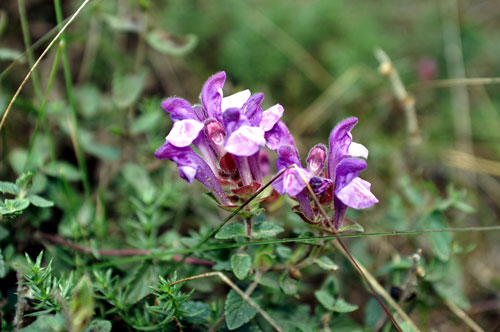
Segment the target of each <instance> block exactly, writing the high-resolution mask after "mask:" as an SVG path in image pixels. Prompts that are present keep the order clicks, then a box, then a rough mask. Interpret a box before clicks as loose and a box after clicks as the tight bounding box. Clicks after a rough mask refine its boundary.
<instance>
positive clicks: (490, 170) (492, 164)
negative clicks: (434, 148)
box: [444, 150, 500, 177]
mask: <svg viewBox="0 0 500 332" xmlns="http://www.w3.org/2000/svg"><path fill="white" fill-rule="evenodd" d="M444 162H445V164H446V165H448V166H451V167H455V168H458V169H461V170H465V171H471V172H474V173H480V174H488V175H493V176H498V177H500V162H498V161H494V160H489V159H485V158H478V157H475V156H474V155H471V154H468V153H466V152H462V151H457V150H450V151H448V152H447V153H445V155H444Z"/></svg>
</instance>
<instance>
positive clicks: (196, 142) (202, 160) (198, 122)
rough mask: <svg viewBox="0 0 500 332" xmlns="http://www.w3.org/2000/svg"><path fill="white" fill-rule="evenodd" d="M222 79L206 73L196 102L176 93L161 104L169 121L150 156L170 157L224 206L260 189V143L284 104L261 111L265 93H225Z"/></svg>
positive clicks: (263, 171)
mask: <svg viewBox="0 0 500 332" xmlns="http://www.w3.org/2000/svg"><path fill="white" fill-rule="evenodd" d="M225 80H226V74H225V73H224V72H220V73H217V74H215V75H213V76H212V77H210V78H209V79H208V81H207V82H206V83H205V85H204V86H203V89H202V91H201V96H200V99H201V104H197V105H191V104H190V103H189V102H187V101H186V100H184V99H181V98H176V97H173V98H168V99H167V100H165V101H164V102H163V103H162V107H163V109H164V110H165V111H166V112H168V113H169V114H170V118H171V119H172V121H173V122H174V124H173V126H172V129H171V131H170V133H169V134H168V135H167V137H166V142H165V144H164V145H163V146H162V147H160V148H159V149H158V150H157V151H156V153H155V156H156V158H159V159H170V160H172V161H173V162H175V163H176V164H177V166H178V171H179V175H180V176H181V177H182V178H183V179H185V180H186V181H188V182H189V183H192V182H193V180H194V179H197V180H198V181H200V182H201V183H202V184H203V185H205V187H207V188H208V189H209V190H210V191H211V193H212V194H213V195H214V197H215V198H216V199H217V200H218V201H219V203H221V204H222V205H225V206H227V205H231V204H234V203H236V202H237V201H238V198H239V197H244V196H247V195H249V194H251V193H253V192H255V191H256V190H257V189H259V188H260V186H261V185H262V182H263V179H264V177H265V176H267V175H268V174H269V159H268V157H267V155H266V154H265V151H263V150H262V149H261V147H263V146H265V145H266V143H267V141H266V138H265V136H266V132H268V131H269V130H271V128H273V127H274V125H275V124H276V123H277V122H278V121H279V119H280V118H281V116H282V115H283V107H281V105H279V104H278V105H274V106H273V107H271V108H269V109H267V110H266V111H263V110H262V108H261V107H260V105H261V103H262V101H263V99H264V94H263V93H256V94H253V95H252V94H251V93H250V91H249V90H244V91H240V92H238V93H235V94H233V95H230V96H227V97H224V94H223V90H222V89H223V87H224V83H225ZM193 146H194V147H195V148H196V150H197V152H198V153H197V152H195V150H194V149H193Z"/></svg>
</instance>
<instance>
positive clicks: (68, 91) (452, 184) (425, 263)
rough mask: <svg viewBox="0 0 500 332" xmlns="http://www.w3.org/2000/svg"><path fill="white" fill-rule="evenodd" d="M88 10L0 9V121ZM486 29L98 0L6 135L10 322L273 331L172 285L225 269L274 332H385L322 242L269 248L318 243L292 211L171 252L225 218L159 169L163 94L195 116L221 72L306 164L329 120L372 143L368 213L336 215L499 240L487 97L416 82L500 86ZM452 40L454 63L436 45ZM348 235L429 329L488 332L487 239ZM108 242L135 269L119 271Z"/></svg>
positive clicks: (231, 297) (381, 17)
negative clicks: (383, 56)
mask: <svg viewBox="0 0 500 332" xmlns="http://www.w3.org/2000/svg"><path fill="white" fill-rule="evenodd" d="M80 4H81V2H78V1H63V3H61V1H59V0H56V1H54V2H52V1H45V0H18V1H3V2H2V4H1V5H0V8H1V9H0V35H1V40H0V68H1V70H2V73H1V76H0V82H1V86H0V110H1V112H4V110H5V109H6V107H7V104H8V103H9V101H10V99H11V97H12V95H13V94H14V92H15V90H16V89H17V87H18V86H19V84H20V83H21V81H22V79H23V77H24V75H25V74H26V73H27V71H28V69H29V68H30V67H31V65H32V64H33V62H34V60H36V59H37V58H38V56H39V55H40V54H41V53H42V51H43V49H44V48H45V46H46V45H47V44H48V41H49V40H51V39H52V38H53V37H54V35H55V32H56V31H57V28H55V27H56V26H58V23H60V22H63V19H65V18H67V17H69V16H70V15H71V14H72V13H73V12H74V11H75V10H76V9H77V7H78V6H79V5H80ZM499 15H500V6H499V5H498V3H497V2H496V1H491V0H484V1H465V0H461V1H452V0H450V1H448V0H442V1H403V2H395V1H376V2H358V1H339V0H314V1H297V0H294V1H245V2H243V1H229V0H227V1H226V0H221V1H181V0H174V1H149V0H139V1H132V0H116V1H106V0H92V1H90V2H89V3H88V5H86V7H85V8H84V9H83V11H82V12H81V14H80V15H79V16H78V17H77V18H76V20H75V21H74V23H73V24H72V25H71V26H70V27H69V29H68V31H67V32H66V33H65V34H64V35H63V36H62V38H61V39H60V41H58V42H56V44H55V46H54V47H53V48H52V49H51V51H50V52H49V53H48V54H47V56H46V57H45V58H44V59H43V60H42V61H41V63H40V65H39V66H38V67H37V69H36V70H35V71H34V72H33V75H32V78H31V79H30V81H29V82H28V84H27V85H26V87H25V88H24V89H23V91H22V92H21V94H20V95H19V97H18V98H17V99H16V101H15V103H14V105H13V108H12V110H11V112H10V114H9V116H8V118H7V119H6V122H5V125H4V127H3V128H2V131H1V142H2V143H1V145H0V149H1V151H0V154H1V158H2V162H1V164H0V173H1V180H2V182H0V191H1V192H2V202H1V203H0V214H1V219H0V278H2V281H1V286H0V294H1V295H0V296H1V300H0V308H1V310H0V313H1V317H0V320H1V323H2V327H4V328H6V329H12V328H16V329H20V328H22V329H23V330H24V331H61V330H65V329H71V330H75V331H84V330H88V331H109V330H110V329H111V328H113V330H116V331H119V330H122V329H125V328H128V329H138V330H155V329H158V330H161V329H167V330H168V329H172V330H180V329H185V330H200V331H203V330H208V329H209V328H210V327H213V328H214V330H215V329H217V328H219V327H220V329H221V330H239V331H259V330H262V331H268V330H272V327H271V326H270V325H269V323H268V322H267V321H266V320H265V319H264V317H263V316H262V315H261V314H260V313H258V312H257V310H256V309H255V308H254V307H253V306H251V305H250V304H249V303H250V302H249V301H248V299H244V298H242V297H241V296H240V295H241V294H238V293H237V292H236V291H235V290H234V288H231V287H229V286H228V284H227V282H224V281H223V280H221V278H220V277H217V275H215V276H212V277H210V278H208V277H207V278H203V279H196V280H193V281H189V282H188V283H185V284H183V283H179V284H172V283H173V282H174V281H175V280H179V279H182V278H186V277H189V276H195V275H199V274H201V273H205V272H209V271H222V272H223V273H224V274H225V275H226V276H227V277H228V278H229V279H230V280H232V281H233V282H234V283H236V285H237V287H239V288H241V289H243V290H247V292H248V293H249V294H250V293H251V297H250V298H251V299H253V301H255V302H254V303H257V304H258V306H260V307H261V308H262V309H263V310H264V311H265V312H266V313H267V314H268V315H269V316H271V317H272V318H273V319H274V320H275V321H276V322H278V324H279V325H281V326H282V327H283V328H284V329H285V330H290V331H318V330H321V329H323V330H324V331H328V330H330V329H331V330H332V331H333V330H335V331H355V330H357V331H372V330H384V331H389V330H390V329H391V325H390V324H389V323H387V322H386V320H385V319H384V316H383V314H382V311H381V308H380V306H379V304H378V303H377V302H376V301H375V299H374V298H373V297H372V296H371V295H370V293H369V292H368V290H367V288H366V287H364V286H363V283H362V281H361V278H360V276H359V274H358V273H357V272H356V271H355V270H354V269H353V268H352V267H351V266H350V264H349V263H348V261H347V260H346V259H345V258H344V257H343V256H342V255H340V254H339V253H338V251H337V250H335V249H334V247H333V246H332V244H331V243H330V242H328V241H325V240H323V241H320V244H321V245H322V246H321V249H319V248H318V247H317V246H311V245H310V242H309V243H295V242H288V243H278V242H277V241H273V240H274V239H276V238H299V237H307V236H311V234H312V233H311V229H310V228H308V227H307V226H306V225H304V224H303V223H302V222H301V220H300V218H298V217H297V216H296V215H295V214H293V212H291V210H290V207H291V206H292V205H293V202H292V201H291V200H289V199H287V198H286V199H281V200H279V201H278V202H277V203H276V204H275V205H273V206H269V207H268V209H267V211H266V213H264V214H261V215H260V216H258V217H256V218H255V220H254V221H255V232H254V235H253V238H252V239H251V240H252V241H257V240H269V241H267V244H260V245H249V246H246V245H245V244H246V243H245V241H247V240H248V239H246V238H245V236H244V235H245V233H244V227H243V223H242V221H241V220H239V219H238V218H235V220H234V223H232V224H229V226H227V227H226V228H224V229H222V230H221V231H220V232H219V233H218V234H217V235H216V236H215V237H213V238H211V239H210V240H209V241H208V242H207V243H206V244H205V245H209V246H212V247H213V246H218V249H217V250H202V251H197V252H195V253H194V254H193V256H192V257H191V259H190V260H187V261H185V262H184V263H182V264H179V263H178V261H179V259H180V256H179V255H181V254H183V253H184V252H182V250H184V249H188V248H193V247H195V246H196V245H197V244H198V243H199V242H200V240H201V239H202V238H203V236H205V235H206V234H208V232H209V230H210V229H212V228H213V227H215V226H217V225H219V224H220V223H221V221H222V220H223V219H224V218H225V217H226V216H227V213H225V212H223V211H221V210H219V209H217V208H216V207H214V205H213V204H212V202H211V201H210V199H208V198H207V197H206V196H204V195H202V193H203V190H202V188H201V187H200V186H199V185H198V184H195V185H192V186H189V185H188V184H187V183H185V182H183V181H182V180H181V179H179V178H178V176H177V172H176V171H175V165H174V164H173V163H170V162H160V161H158V160H155V159H154V157H153V153H154V151H155V149H156V148H157V147H159V146H160V145H161V144H162V143H163V141H164V137H165V135H166V133H167V132H168V130H169V127H170V125H171V123H170V120H169V119H168V116H166V114H164V112H163V111H162V110H161V108H160V106H159V105H160V102H161V100H162V99H163V98H165V97H167V96H172V95H178V96H182V97H184V98H186V99H188V100H190V101H192V102H194V101H196V99H197V97H198V95H197V94H198V93H199V91H200V88H201V86H202V84H203V82H204V81H205V80H206V78H208V77H209V76H210V75H211V74H213V73H214V72H217V71H220V70H225V71H226V72H227V73H228V76H229V78H230V83H231V85H232V86H233V90H234V91H237V90H239V89H243V88H249V89H251V90H252V91H253V92H257V91H263V92H264V93H265V95H266V99H265V101H264V104H265V106H271V105H273V104H275V103H277V102H279V103H281V104H282V105H283V106H284V108H285V110H286V111H285V121H286V122H287V123H288V124H289V127H290V129H291V131H292V133H293V134H294V135H295V137H296V141H297V142H298V144H299V149H300V150H301V152H302V155H303V156H304V154H305V153H306V152H307V151H308V149H309V148H310V147H311V146H312V145H313V144H315V143H316V142H318V141H321V142H324V143H326V141H327V138H328V134H329V131H330V130H331V128H332V127H333V126H334V124H336V123H337V122H338V121H339V120H341V119H343V118H345V117H347V116H357V117H358V118H359V119H360V121H359V125H358V126H357V127H356V129H355V136H356V138H357V139H356V140H357V141H358V142H361V143H363V144H364V145H366V146H367V147H368V149H369V150H370V165H369V167H368V169H367V171H366V175H365V177H366V178H367V179H369V180H370V182H372V184H373V185H372V190H373V192H374V193H375V194H376V196H377V197H378V198H379V200H380V203H379V204H378V205H377V206H376V207H374V208H372V209H370V210H369V211H361V212H356V211H350V215H349V217H350V218H352V219H355V220H356V221H357V222H359V223H360V224H361V225H362V226H363V227H364V230H365V232H367V233H372V232H379V231H404V230H432V229H442V228H447V227H454V228H457V227H469V226H478V227H479V226H495V225H498V216H499V213H500V210H499V203H500V194H499V193H500V183H499V182H498V176H499V172H498V169H500V167H499V165H500V164H499V163H498V162H495V160H498V159H499V157H500V145H499V140H500V131H499V130H498V128H500V114H499V111H498V107H499V106H500V105H499V104H500V97H499V96H500V90H499V87H498V84H493V85H487V84H474V85H469V86H464V85H459V84H458V83H456V82H455V83H451V84H450V86H451V87H444V88H443V87H439V86H436V85H433V84H431V83H429V81H430V80H436V79H447V78H460V76H457V75H456V73H457V68H460V67H461V66H462V65H463V66H464V68H465V74H466V75H467V76H468V77H497V76H500V67H499V66H498V54H499V51H500V50H499V47H500V42H499V41H500V35H499V34H500V29H499V23H498V20H497V18H498V16H499ZM61 26H62V25H61V24H59V28H60V27H61ZM54 28H55V30H53V29H54ZM454 28H457V29H459V30H457V31H458V35H456V34H454V33H453V31H454V30H453V29H454ZM457 36H458V37H459V39H458V41H457V38H456V37H457ZM457 43H458V44H457ZM32 45H34V46H32ZM457 45H458V50H461V51H462V52H463V63H462V62H461V61H458V63H457V62H456V61H454V60H453V59H454V56H453V51H451V53H450V49H452V50H453V48H454V47H456V46H457ZM375 47H382V48H383V49H384V50H385V51H386V52H387V53H388V54H389V55H390V56H391V58H392V59H393V63H394V66H395V68H396V69H397V70H398V72H399V74H400V76H401V78H402V80H403V82H404V83H405V85H406V86H407V88H408V90H409V92H410V93H411V94H413V95H414V97H415V100H416V102H417V104H416V108H417V117H418V120H419V125H420V129H421V134H422V143H421V144H420V145H418V146H411V145H409V144H408V140H407V134H406V131H405V128H406V118H405V113H404V110H403V108H402V106H401V105H400V103H398V102H397V100H396V98H395V97H394V94H393V91H392V89H391V85H390V83H389V82H388V80H387V78H386V77H384V76H382V75H380V74H379V72H378V71H377V67H378V65H379V64H378V61H377V59H376V58H375V57H374V55H373V50H374V48H375ZM25 50H27V51H26V53H24V52H25ZM455 50H456V48H455ZM23 53H24V54H25V56H24V57H20V56H21V55H22V54H23ZM458 59H459V60H460V57H458ZM13 61H16V62H15V64H14V65H13V66H10V65H11V64H12V63H13ZM464 98H465V99H464ZM464 124H465V125H464ZM464 128H465V129H464ZM457 150H461V151H462V152H461V153H459V152H457ZM472 153H474V154H475V156H476V157H477V158H480V159H474V155H473V154H472ZM345 241H346V243H347V245H348V247H349V248H350V250H351V251H352V254H353V255H354V256H355V257H356V258H357V259H358V260H359V261H360V262H361V263H362V264H363V265H364V266H365V267H366V268H367V269H368V270H369V271H371V273H372V274H373V275H374V276H375V277H376V278H377V280H379V282H380V283H381V284H382V285H383V287H384V288H385V289H386V290H387V292H389V293H390V294H391V295H392V296H393V297H394V298H395V299H396V301H399V302H400V305H401V306H402V308H403V309H404V310H405V311H406V312H407V313H409V314H410V316H411V317H412V320H413V321H414V322H415V323H416V324H417V325H418V326H419V327H420V328H421V329H422V330H424V331H427V330H429V331H431V330H436V331H462V330H463V331H465V330H468V329H469V327H468V325H467V324H466V323H464V322H465V321H464V318H463V316H462V317H461V318H459V317H458V316H457V315H456V314H457V312H458V313H460V312H463V313H466V314H467V315H468V316H470V317H471V318H472V319H473V320H474V321H476V322H477V323H478V324H479V326H481V327H483V328H484V330H485V331H492V330H494V329H496V328H498V326H499V325H498V321H500V314H499V295H498V294H499V291H500V288H499V287H500V278H499V275H500V274H499V266H500V261H499V259H500V258H499V256H498V255H497V253H498V249H499V248H498V243H499V241H498V232H497V231H491V232H480V231H470V232H463V233H456V232H455V233H430V234H416V235H405V236H397V237H385V236H363V237H358V238H352V239H346V240H345ZM233 244H236V245H235V246H232V245H233ZM231 246H232V247H231ZM115 249H116V250H117V249H132V250H135V249H137V250H140V251H134V252H133V253H134V254H137V253H140V254H141V255H144V254H147V255H146V256H130V255H127V256H126V257H117V256H116V255H117V251H116V250H115ZM420 249H421V250H420ZM42 250H43V254H42V253H41V252H42ZM106 250H108V251H106ZM172 250H177V251H176V253H174V252H173V251H172ZM165 252H167V254H165ZM121 254H123V251H122V252H120V255H121ZM214 263H215V265H213V264H214ZM19 294H20V295H22V296H17V295H19ZM396 318H398V317H396ZM401 324H402V326H403V327H404V328H405V330H408V331H411V327H409V326H407V325H405V324H406V323H404V322H402V323H401Z"/></svg>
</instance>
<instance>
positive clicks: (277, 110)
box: [259, 104, 284, 131]
mask: <svg viewBox="0 0 500 332" xmlns="http://www.w3.org/2000/svg"><path fill="white" fill-rule="evenodd" d="M283 112H284V109H283V106H281V105H280V104H276V105H274V106H273V107H270V108H268V109H267V110H265V111H264V113H263V114H262V120H261V121H260V124H259V127H260V128H261V129H262V130H264V131H269V130H271V129H272V128H273V127H274V125H275V124H276V122H278V121H279V120H280V119H281V117H282V116H283Z"/></svg>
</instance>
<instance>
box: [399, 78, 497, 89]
mask: <svg viewBox="0 0 500 332" xmlns="http://www.w3.org/2000/svg"><path fill="white" fill-rule="evenodd" d="M498 83H500V77H473V78H450V79H445V80H434V81H426V82H421V83H417V84H414V85H411V86H409V87H408V88H409V89H411V90H420V89H434V88H451V87H456V86H482V85H489V84H498Z"/></svg>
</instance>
